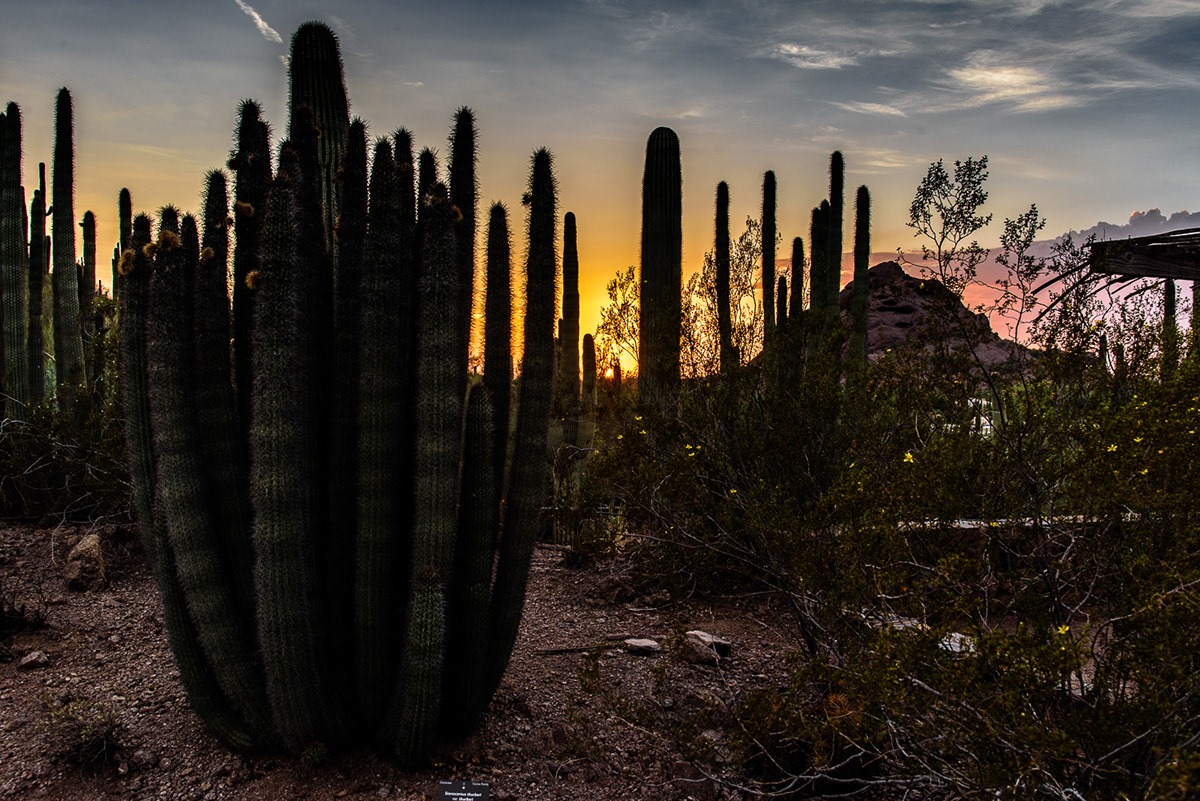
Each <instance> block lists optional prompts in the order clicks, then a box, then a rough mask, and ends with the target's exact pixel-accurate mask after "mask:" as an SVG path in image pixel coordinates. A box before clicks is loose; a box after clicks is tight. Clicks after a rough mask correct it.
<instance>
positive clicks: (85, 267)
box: [79, 211, 96, 342]
mask: <svg viewBox="0 0 1200 801" xmlns="http://www.w3.org/2000/svg"><path fill="white" fill-rule="evenodd" d="M79 227H80V228H82V229H83V231H82V233H83V261H82V262H81V263H80V265H79V319H80V323H81V325H82V332H83V338H84V341H85V342H90V341H91V338H92V334H93V333H94V332H95V327H96V326H95V322H96V321H95V320H94V319H93V318H92V300H93V298H95V296H96V215H95V214H92V213H91V212H90V211H85V212H84V213H83V222H81V223H79Z"/></svg>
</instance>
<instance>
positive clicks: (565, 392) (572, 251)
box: [554, 211, 579, 445]
mask: <svg viewBox="0 0 1200 801" xmlns="http://www.w3.org/2000/svg"><path fill="white" fill-rule="evenodd" d="M554 414H555V416H557V417H560V418H562V427H563V442H565V443H567V444H569V445H577V444H578V442H577V439H578V434H579V251H578V248H577V246H576V231H575V214H574V212H570V211H568V212H567V213H566V215H564V216H563V260H562V318H561V319H560V321H559V334H558V382H557V386H556V388H555V410H554Z"/></svg>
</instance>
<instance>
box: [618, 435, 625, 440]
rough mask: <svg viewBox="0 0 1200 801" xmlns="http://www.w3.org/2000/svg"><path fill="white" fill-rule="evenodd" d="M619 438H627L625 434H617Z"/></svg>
mask: <svg viewBox="0 0 1200 801" xmlns="http://www.w3.org/2000/svg"><path fill="white" fill-rule="evenodd" d="M617 439H625V435H624V434H617Z"/></svg>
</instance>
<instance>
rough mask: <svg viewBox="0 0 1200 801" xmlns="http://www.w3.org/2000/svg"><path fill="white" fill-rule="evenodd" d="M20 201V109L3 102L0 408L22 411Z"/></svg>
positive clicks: (25, 396) (25, 387) (25, 388)
mask: <svg viewBox="0 0 1200 801" xmlns="http://www.w3.org/2000/svg"><path fill="white" fill-rule="evenodd" d="M24 207H25V201H24V199H23V197H22V194H21V111H20V109H19V108H18V107H17V104H16V103H9V104H8V108H7V110H6V111H5V113H4V114H2V115H0V298H3V303H2V304H0V321H3V340H2V342H0V390H3V392H4V394H5V395H6V396H7V398H8V401H7V403H6V404H5V405H6V414H7V415H8V416H9V417H17V418H20V417H23V416H24V413H23V409H22V407H23V406H24V405H25V403H26V402H27V401H28V400H29V373H28V358H27V355H26V342H25V340H26V326H27V322H26V313H25V277H24V274H23V266H24V259H23V256H24V253H25V231H24V230H23V227H22V225H21V220H22V216H23V212H24Z"/></svg>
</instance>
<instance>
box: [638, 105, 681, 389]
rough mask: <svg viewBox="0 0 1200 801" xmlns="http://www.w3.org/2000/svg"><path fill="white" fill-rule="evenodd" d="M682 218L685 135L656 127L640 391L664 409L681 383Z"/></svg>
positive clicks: (647, 181)
mask: <svg viewBox="0 0 1200 801" xmlns="http://www.w3.org/2000/svg"><path fill="white" fill-rule="evenodd" d="M682 219H683V185H682V177H681V170H680V155H679V136H678V135H677V134H676V133H675V132H674V131H672V130H671V129H670V128H656V129H655V130H654V131H653V132H651V134H650V138H649V140H648V141H647V143H646V165H645V171H644V174H643V178H642V251H641V291H640V296H639V297H640V304H641V309H640V312H641V319H640V321H639V329H638V360H639V363H640V370H639V373H638V389H639V391H640V392H641V394H642V397H643V400H646V401H648V402H650V403H652V404H655V405H659V406H662V405H664V404H665V403H667V402H668V401H669V400H670V398H671V397H673V395H674V393H675V391H676V389H677V387H678V385H679V337H680V325H681V323H680V305H681V303H680V300H681V299H680V292H681V290H682V281H683V277H682V269H683V222H682Z"/></svg>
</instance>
